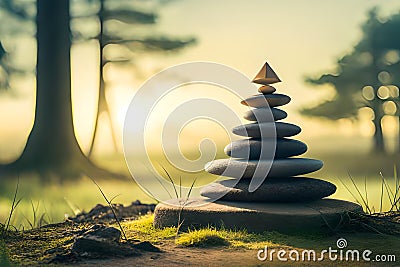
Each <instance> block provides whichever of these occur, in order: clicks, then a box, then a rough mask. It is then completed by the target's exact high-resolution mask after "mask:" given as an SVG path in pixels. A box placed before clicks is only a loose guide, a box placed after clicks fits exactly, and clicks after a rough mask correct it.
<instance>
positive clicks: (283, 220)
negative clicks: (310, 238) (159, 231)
mask: <svg viewBox="0 0 400 267" xmlns="http://www.w3.org/2000/svg"><path fill="white" fill-rule="evenodd" d="M178 201H180V200H177V199H175V200H171V203H172V204H175V205H171V204H164V203H160V204H158V205H157V206H156V209H155V211H154V226H155V227H156V228H163V227H171V226H177V225H178V224H179V223H182V226H181V228H180V229H182V230H185V229H188V228H190V229H193V228H205V227H209V226H215V227H217V228H221V227H223V228H225V229H232V230H235V229H245V230H247V231H249V232H264V231H278V232H281V233H299V232H302V233H321V232H322V233H324V232H330V231H331V230H330V229H334V228H335V227H336V226H338V225H339V224H340V225H343V224H346V223H348V221H346V218H348V216H346V213H347V212H360V213H362V208H361V206H359V205H357V204H355V203H352V202H347V201H343V200H337V199H321V200H317V201H313V202H308V203H290V204H286V203H285V204H284V203H254V202H228V201H217V202H215V203H207V202H205V201H204V200H199V199H197V200H196V199H190V200H189V201H187V204H186V205H185V206H184V207H182V206H179V205H176V204H177V203H178ZM178 218H180V220H179V219H178Z"/></svg>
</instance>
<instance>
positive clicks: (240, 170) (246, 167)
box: [205, 158, 323, 179]
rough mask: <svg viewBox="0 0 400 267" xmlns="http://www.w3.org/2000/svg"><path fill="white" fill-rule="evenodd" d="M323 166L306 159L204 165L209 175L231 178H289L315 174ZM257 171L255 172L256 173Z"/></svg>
mask: <svg viewBox="0 0 400 267" xmlns="http://www.w3.org/2000/svg"><path fill="white" fill-rule="evenodd" d="M322 166H323V163H322V161H320V160H317V159H308V158H287V159H275V160H246V159H232V158H228V159H217V160H214V161H211V162H209V163H207V164H206V166H205V170H206V171H207V172H209V173H211V174H216V175H221V176H227V177H232V178H248V179H251V178H265V177H291V176H297V175H302V174H306V173H310V172H315V171H317V170H319V169H321V168H322ZM256 171H257V172H256Z"/></svg>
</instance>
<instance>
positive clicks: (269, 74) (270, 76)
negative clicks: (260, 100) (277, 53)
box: [253, 63, 281, 85]
mask: <svg viewBox="0 0 400 267" xmlns="http://www.w3.org/2000/svg"><path fill="white" fill-rule="evenodd" d="M280 81H281V80H280V79H279V77H278V75H276V73H275V71H273V69H272V68H271V67H270V65H268V63H265V64H264V66H263V67H262V69H261V70H260V72H259V73H258V74H257V75H256V77H255V78H254V79H253V82H254V83H258V84H263V85H269V84H272V83H278V82H280Z"/></svg>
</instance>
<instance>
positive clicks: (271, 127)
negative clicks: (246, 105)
mask: <svg viewBox="0 0 400 267" xmlns="http://www.w3.org/2000/svg"><path fill="white" fill-rule="evenodd" d="M232 132H233V133H234V134H237V135H240V136H246V137H254V138H260V137H261V134H262V135H263V136H262V137H263V138H273V137H274V133H275V134H276V137H278V138H279V137H290V136H294V135H296V134H298V133H300V132H301V128H300V127H299V126H297V125H294V124H291V123H286V122H275V123H274V122H263V123H249V124H244V125H239V126H236V127H235V128H233V129H232Z"/></svg>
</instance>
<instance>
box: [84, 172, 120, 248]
mask: <svg viewBox="0 0 400 267" xmlns="http://www.w3.org/2000/svg"><path fill="white" fill-rule="evenodd" d="M89 178H90V179H91V180H92V181H93V183H94V184H95V185H96V186H97V188H98V189H99V191H100V193H101V195H102V196H103V198H104V200H105V201H106V202H107V204H108V206H109V207H110V209H111V212H112V213H113V216H114V219H115V220H116V221H117V224H118V227H119V229H120V230H121V233H122V236H123V238H124V240H125V241H128V238H126V235H125V231H124V229H123V228H122V225H121V222H120V221H119V219H118V217H117V214H116V213H115V210H114V207H113V205H112V203H111V202H110V201H109V200H108V198H107V196H106V195H105V194H104V192H103V190H102V189H101V187H100V186H99V185H98V184H97V183H96V181H95V180H94V179H93V178H92V177H89Z"/></svg>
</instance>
